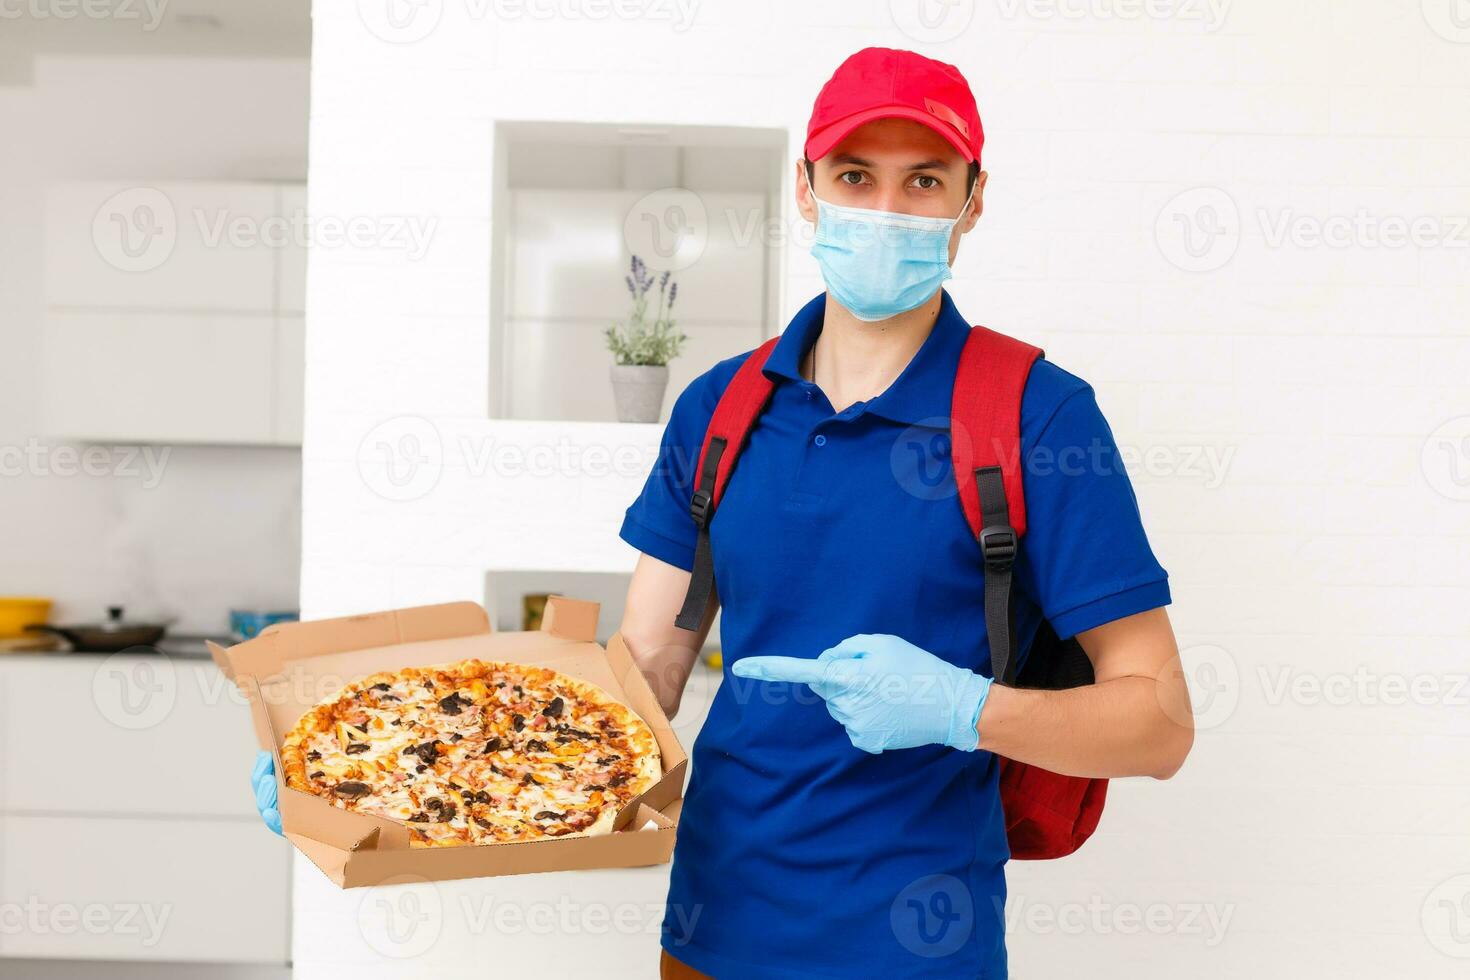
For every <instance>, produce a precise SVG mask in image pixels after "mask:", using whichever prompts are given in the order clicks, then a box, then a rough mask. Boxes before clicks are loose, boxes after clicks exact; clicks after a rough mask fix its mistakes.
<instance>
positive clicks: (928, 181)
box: [914, 174, 939, 191]
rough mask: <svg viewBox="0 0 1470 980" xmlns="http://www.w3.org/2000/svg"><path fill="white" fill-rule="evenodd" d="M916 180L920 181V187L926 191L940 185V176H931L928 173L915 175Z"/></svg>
mask: <svg viewBox="0 0 1470 980" xmlns="http://www.w3.org/2000/svg"><path fill="white" fill-rule="evenodd" d="M914 180H915V181H917V182H918V184H919V189H920V190H924V191H927V190H931V189H933V188H935V187H938V186H939V178H937V177H930V176H929V175H928V174H920V175H919V176H917V177H915V178H914Z"/></svg>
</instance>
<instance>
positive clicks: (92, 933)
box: [0, 759, 291, 963]
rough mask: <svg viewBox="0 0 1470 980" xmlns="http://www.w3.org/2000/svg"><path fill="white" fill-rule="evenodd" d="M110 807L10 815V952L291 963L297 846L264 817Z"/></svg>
mask: <svg viewBox="0 0 1470 980" xmlns="http://www.w3.org/2000/svg"><path fill="white" fill-rule="evenodd" d="M116 764H122V763H121V761H119V762H118V763H116ZM128 764H129V765H131V766H134V767H140V766H144V765H166V764H167V762H166V760H164V759H146V760H145V759H135V760H130V761H129V762H128ZM245 775H246V774H245V773H242V774H241V777H242V778H243V777H244V776H245ZM78 778H80V779H86V778H87V776H86V774H79V776H78ZM109 806H110V800H109V799H108V798H107V797H106V796H105V795H103V794H100V793H99V794H98V797H97V799H95V800H94V801H93V802H92V808H93V810H95V811H96V812H97V814H98V815H97V816H95V817H54V816H49V815H47V816H10V815H7V816H3V817H0V902H3V903H4V905H5V907H6V908H8V909H11V910H12V914H11V916H9V917H8V920H7V923H6V925H7V928H6V929H4V930H3V931H0V955H3V956H5V957H34V958H61V959H69V960H75V959H109V960H198V961H209V962H219V963H285V962H286V960H287V959H288V957H289V954H290V889H289V875H290V861H291V845H290V844H288V843H287V842H286V841H284V840H282V839H281V838H279V837H277V836H276V835H275V834H272V833H271V832H270V831H268V830H266V829H265V828H264V827H262V826H260V822H259V820H254V821H251V822H243V821H240V822H237V821H230V820H200V819H188V818H183V817H172V818H155V819H137V818H131V817H122V818H119V817H112V816H109V815H108V814H107V811H108V809H109Z"/></svg>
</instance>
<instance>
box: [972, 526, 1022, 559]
mask: <svg viewBox="0 0 1470 980" xmlns="http://www.w3.org/2000/svg"><path fill="white" fill-rule="evenodd" d="M980 554H981V556H982V557H983V558H984V559H985V564H987V565H990V566H991V567H995V568H1003V567H1005V566H1008V565H1010V564H1011V563H1012V562H1014V561H1015V560H1016V529H1015V528H1013V527H1011V526H1010V525H1009V524H992V525H991V526H990V527H987V528H984V529H982V530H981V531H980Z"/></svg>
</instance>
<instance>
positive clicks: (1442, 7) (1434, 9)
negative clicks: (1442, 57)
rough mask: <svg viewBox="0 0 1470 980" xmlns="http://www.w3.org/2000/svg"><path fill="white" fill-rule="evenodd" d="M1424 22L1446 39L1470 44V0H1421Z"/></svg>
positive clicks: (1420, 5) (1420, 6)
mask: <svg viewBox="0 0 1470 980" xmlns="http://www.w3.org/2000/svg"><path fill="white" fill-rule="evenodd" d="M1419 8H1420V10H1422V11H1423V13H1424V22H1425V23H1426V24H1428V25H1429V29H1430V30H1432V31H1433V32H1434V33H1436V34H1438V35H1439V36H1440V37H1442V38H1444V39H1445V40H1446V41H1453V42H1455V43H1456V44H1470V0H1419Z"/></svg>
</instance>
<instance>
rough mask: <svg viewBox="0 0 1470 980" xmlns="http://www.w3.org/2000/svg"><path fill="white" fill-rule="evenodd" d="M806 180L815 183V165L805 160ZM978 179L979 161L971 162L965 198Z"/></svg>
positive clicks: (811, 183) (810, 183)
mask: <svg viewBox="0 0 1470 980" xmlns="http://www.w3.org/2000/svg"><path fill="white" fill-rule="evenodd" d="M803 159H805V158H803ZM806 179H807V183H808V184H809V185H814V184H816V182H817V175H816V164H814V163H812V161H810V160H807V161H806ZM979 179H980V161H979V160H971V161H970V173H969V178H968V179H967V180H966V181H965V197H969V196H970V192H971V191H973V190H974V189H975V181H977V180H979Z"/></svg>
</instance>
